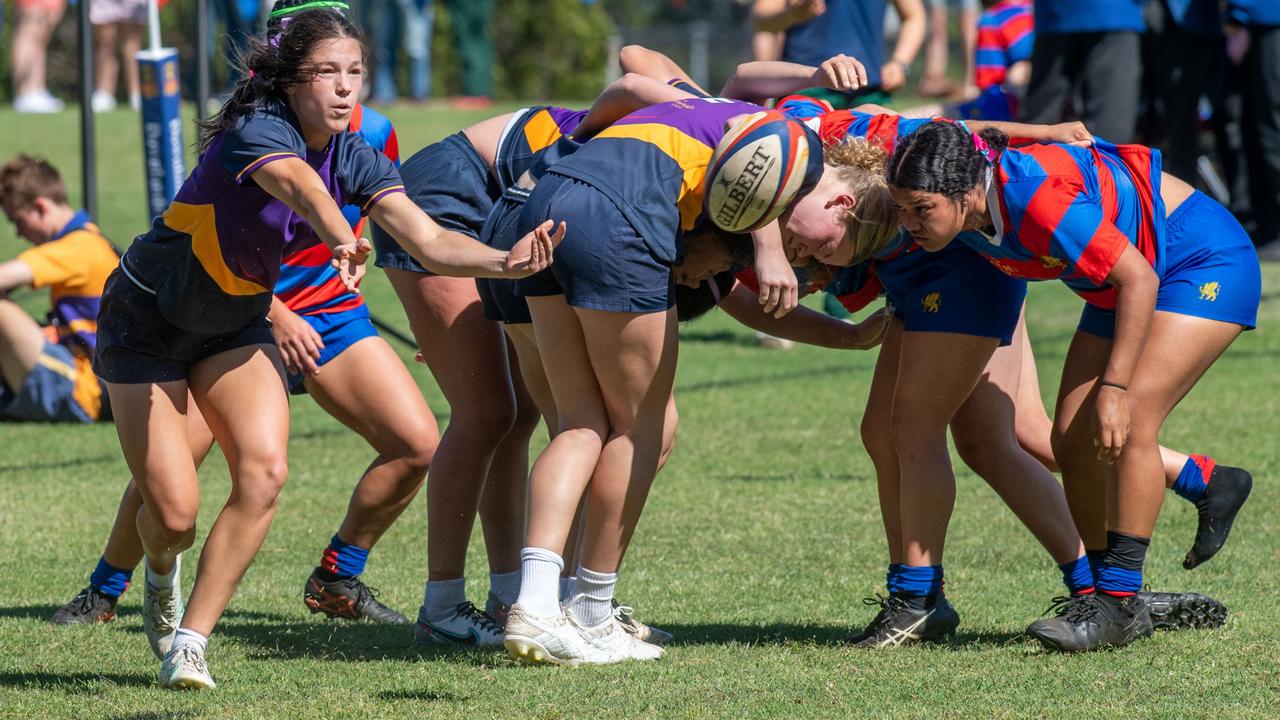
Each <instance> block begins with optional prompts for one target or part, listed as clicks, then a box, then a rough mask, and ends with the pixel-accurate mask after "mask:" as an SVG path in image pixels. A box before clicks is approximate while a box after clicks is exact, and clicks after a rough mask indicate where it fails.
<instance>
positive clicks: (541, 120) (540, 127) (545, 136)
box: [524, 108, 561, 152]
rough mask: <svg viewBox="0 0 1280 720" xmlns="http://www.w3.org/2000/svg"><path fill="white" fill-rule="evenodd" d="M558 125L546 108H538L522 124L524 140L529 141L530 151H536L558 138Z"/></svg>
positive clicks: (559, 134) (559, 133)
mask: <svg viewBox="0 0 1280 720" xmlns="http://www.w3.org/2000/svg"><path fill="white" fill-rule="evenodd" d="M560 136H561V132H560V126H559V125H557V124H556V121H555V118H553V117H551V113H549V112H547V110H546V108H543V109H541V110H538V111H537V112H535V113H534V114H533V117H531V118H529V120H528V122H526V123H525V124H524V141H525V142H527V143H529V150H530V151H531V152H538V151H539V150H541V149H543V148H545V147H547V146H548V145H550V144H551V143H553V142H555V141H557V140H559V139H560Z"/></svg>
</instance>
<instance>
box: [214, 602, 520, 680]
mask: <svg viewBox="0 0 1280 720" xmlns="http://www.w3.org/2000/svg"><path fill="white" fill-rule="evenodd" d="M217 634H218V635H219V636H222V637H227V638H233V639H235V640H236V642H238V643H240V644H242V645H244V646H245V647H246V648H247V649H248V652H249V655H250V656H251V657H253V658H255V659H299V658H306V659H312V660H334V661H341V662H371V661H381V660H410V661H412V660H432V659H435V658H442V657H448V658H450V659H453V660H458V661H460V662H462V663H465V664H470V665H472V666H475V667H487V666H490V665H493V663H494V660H495V658H496V653H497V652H499V651H500V648H499V649H497V650H495V651H493V652H492V653H491V652H468V650H467V649H466V648H456V647H446V646H438V645H419V644H417V643H416V642H414V640H413V625H375V624H373V623H359V622H347V621H332V622H298V621H296V620H294V621H280V620H277V619H275V618H274V617H271V618H269V619H267V620H266V621H265V622H253V621H247V622H246V621H244V620H243V619H241V618H237V617H234V616H232V614H231V613H228V614H227V615H225V616H224V617H223V620H222V621H221V622H219V623H218V630H217Z"/></svg>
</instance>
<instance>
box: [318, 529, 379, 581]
mask: <svg viewBox="0 0 1280 720" xmlns="http://www.w3.org/2000/svg"><path fill="white" fill-rule="evenodd" d="M368 560H369V551H368V550H366V549H364V548H362V547H356V546H355V545H352V544H351V543H347V542H343V541H342V539H341V538H339V537H338V536H337V534H336V533H335V534H334V536H333V539H331V540H330V541H329V547H327V548H325V549H324V554H322V555H321V556H320V568H321V569H322V570H326V571H328V572H329V573H331V574H332V575H333V576H335V577H338V578H349V577H353V576H356V575H359V574H361V573H363V572H364V566H365V563H366V562H368Z"/></svg>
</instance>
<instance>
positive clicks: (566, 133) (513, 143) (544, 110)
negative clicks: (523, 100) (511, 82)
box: [493, 106, 588, 200]
mask: <svg viewBox="0 0 1280 720" xmlns="http://www.w3.org/2000/svg"><path fill="white" fill-rule="evenodd" d="M587 112H588V111H586V110H571V109H569V108H562V107H544V106H534V107H527V108H521V109H520V110H517V111H516V112H515V114H514V115H513V116H512V118H511V121H510V122H508V123H507V127H506V128H504V129H503V131H502V137H501V138H500V139H499V140H498V151H497V153H496V154H495V157H494V160H493V171H494V173H495V174H496V175H497V177H498V185H499V186H500V187H503V188H508V187H511V186H512V185H514V184H515V183H516V181H517V180H519V179H520V176H521V175H523V174H524V173H525V171H526V170H531V169H532V168H533V167H534V166H535V165H539V166H540V167H541V168H542V170H545V169H546V167H548V166H550V165H552V164H554V163H555V162H556V161H558V160H559V159H560V158H562V157H564V156H565V155H568V154H570V153H572V152H574V151H575V150H576V149H577V146H578V145H579V144H581V143H583V142H586V140H587V138H582V137H574V136H573V131H574V129H575V128H577V127H578V125H579V124H581V123H582V119H583V118H585V117H586V116H587ZM536 174H537V175H538V176H541V172H540V171H537V172H536ZM494 199H495V200H496V199H497V198H494Z"/></svg>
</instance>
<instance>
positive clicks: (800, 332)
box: [720, 283, 854, 349]
mask: <svg viewBox="0 0 1280 720" xmlns="http://www.w3.org/2000/svg"><path fill="white" fill-rule="evenodd" d="M720 307H721V308H723V309H724V311H725V312H726V313H728V314H729V316H730V317H732V318H733V319H734V320H737V321H738V322H740V323H742V324H743V325H746V326H747V327H749V328H751V329H752V330H757V331H759V332H763V333H767V334H769V335H772V336H774V337H778V338H783V339H784V340H793V341H795V342H799V343H804V344H806V345H817V346H819V347H827V348H836V349H847V348H851V347H853V346H854V338H853V333H852V332H851V328H852V327H853V326H851V325H850V324H849V323H846V322H844V321H842V320H837V319H835V318H833V317H831V316H829V315H826V314H824V313H820V312H818V311H816V310H811V309H809V308H807V307H798V308H796V309H795V310H794V311H792V312H791V313H790V314H788V315H786V316H785V317H782V318H775V317H773V316H772V315H767V314H765V313H764V312H762V311H761V310H760V300H759V298H757V297H756V294H755V293H753V292H751V289H750V288H748V287H747V286H745V285H743V284H742V283H738V284H736V285H734V287H733V290H732V291H731V292H730V293H729V294H728V295H727V296H726V297H725V298H724V300H723V301H722V302H721V303H720Z"/></svg>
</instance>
